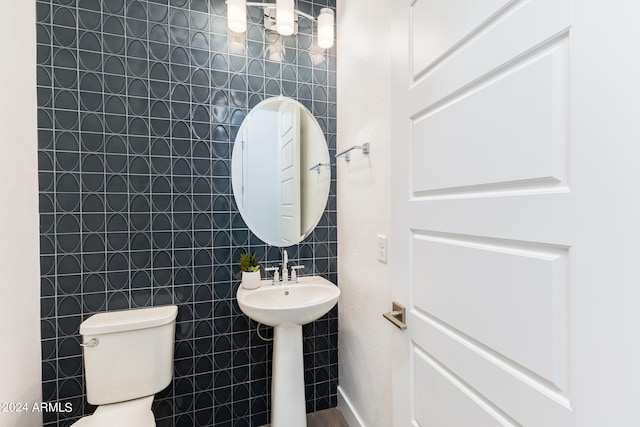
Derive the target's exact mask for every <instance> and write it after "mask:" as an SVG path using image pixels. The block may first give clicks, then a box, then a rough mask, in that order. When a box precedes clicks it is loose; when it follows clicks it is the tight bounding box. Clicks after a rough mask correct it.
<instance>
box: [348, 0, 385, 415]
mask: <svg viewBox="0 0 640 427" xmlns="http://www.w3.org/2000/svg"><path fill="white" fill-rule="evenodd" d="M391 5H392V2H390V1H388V0H369V1H349V0H340V1H338V5H337V7H338V13H337V19H336V22H337V24H338V36H337V40H338V74H337V75H338V101H337V102H338V143H337V145H338V151H339V150H341V149H343V148H347V147H349V146H351V145H354V144H358V145H361V144H362V143H364V142H367V141H368V142H370V143H371V154H369V155H368V156H365V155H363V154H362V153H361V152H358V151H353V152H352V156H351V161H350V162H349V163H347V162H345V161H344V159H337V160H336V161H337V163H338V165H337V170H338V177H337V178H338V179H337V190H338V277H339V285H340V290H341V297H340V335H339V358H340V385H339V393H338V395H339V396H338V405H339V407H340V409H341V411H342V412H343V414H344V415H345V418H347V420H348V421H349V424H350V425H351V426H352V427H354V426H357V425H362V426H367V427H388V426H390V425H392V420H391V413H392V407H391V336H392V333H394V332H395V331H394V330H393V328H394V327H393V326H392V325H391V324H390V323H389V322H388V321H386V320H384V318H383V317H382V313H383V312H386V311H390V310H391V286H392V283H391V276H390V268H389V265H387V264H382V263H380V262H379V261H378V260H377V250H376V248H377V236H378V234H384V235H387V234H388V232H389V229H390V215H391V206H390V197H391V196H390V170H389V167H390V162H389V157H390V149H391V128H390V120H391V117H390V115H391V110H390V106H389V103H390V96H391V90H390V81H391V76H390V58H389V56H390V51H389V49H390V46H389V43H388V41H389V25H388V23H387V22H388V17H389V14H390V7H391ZM393 261H394V260H392V259H389V262H390V263H391V262H393Z"/></svg>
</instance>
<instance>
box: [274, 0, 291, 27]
mask: <svg viewBox="0 0 640 427" xmlns="http://www.w3.org/2000/svg"><path fill="white" fill-rule="evenodd" d="M294 22H295V12H294V9H293V0H277V2H276V28H277V29H278V32H279V33H280V34H282V35H283V36H290V35H291V34H293V31H294Z"/></svg>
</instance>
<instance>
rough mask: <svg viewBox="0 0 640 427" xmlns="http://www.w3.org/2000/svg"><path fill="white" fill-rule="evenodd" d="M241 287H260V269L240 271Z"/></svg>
mask: <svg viewBox="0 0 640 427" xmlns="http://www.w3.org/2000/svg"><path fill="white" fill-rule="evenodd" d="M242 287H243V288H244V289H257V288H259V287H260V270H258V271H243V272H242Z"/></svg>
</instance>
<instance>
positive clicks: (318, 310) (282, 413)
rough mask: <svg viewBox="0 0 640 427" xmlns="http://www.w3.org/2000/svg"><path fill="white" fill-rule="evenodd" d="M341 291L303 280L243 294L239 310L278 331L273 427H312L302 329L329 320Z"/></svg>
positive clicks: (321, 281) (318, 279)
mask: <svg viewBox="0 0 640 427" xmlns="http://www.w3.org/2000/svg"><path fill="white" fill-rule="evenodd" d="M339 296H340V289H339V288H338V287H337V286H336V285H334V284H333V283H331V282H329V281H328V280H326V279H324V278H322V277H317V276H313V277H300V278H299V279H298V283H292V284H287V285H272V284H271V280H263V281H262V282H261V284H260V287H259V288H257V289H252V290H247V289H243V288H240V289H238V293H237V297H238V305H239V306H240V310H242V312H243V313H244V314H246V315H247V316H249V317H250V318H252V319H253V320H255V321H257V322H260V323H263V324H265V325H270V326H273V327H274V329H273V360H272V362H271V363H272V370H271V372H272V378H271V420H270V421H271V424H270V425H271V427H292V426H295V427H305V426H306V425H307V417H306V404H305V388H304V361H303V357H302V325H304V324H306V323H309V322H313V321H314V320H316V319H318V318H320V317H321V316H323V315H325V314H326V313H328V312H329V310H331V309H332V308H333V306H334V305H336V303H337V302H338V297H339Z"/></svg>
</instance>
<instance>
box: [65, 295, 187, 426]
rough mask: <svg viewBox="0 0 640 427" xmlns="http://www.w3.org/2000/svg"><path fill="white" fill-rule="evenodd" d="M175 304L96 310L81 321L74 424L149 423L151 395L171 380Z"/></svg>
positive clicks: (151, 421)
mask: <svg viewBox="0 0 640 427" xmlns="http://www.w3.org/2000/svg"><path fill="white" fill-rule="evenodd" d="M177 314H178V307H176V306H174V305H170V306H163V307H152V308H142V309H137V310H122V311H112V312H106V313H98V314H95V315H93V316H91V317H89V318H88V319H87V320H85V321H84V322H82V324H81V325H80V333H81V334H82V337H83V343H82V347H83V353H84V369H85V383H86V386H87V401H88V402H89V403H91V404H92V405H98V408H97V409H96V411H95V412H94V414H93V415H90V416H87V417H84V418H82V419H80V420H79V421H77V422H75V423H73V424H72V426H73V427H107V426H110V427H112V426H118V425H122V426H136V427H154V426H155V425H156V422H155V417H154V415H153V412H152V411H151V404H152V402H153V396H154V395H155V394H156V393H158V392H159V391H161V390H163V389H164V388H166V387H167V386H168V385H169V384H170V383H171V378H172V376H173V348H174V336H175V328H176V316H177Z"/></svg>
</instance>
